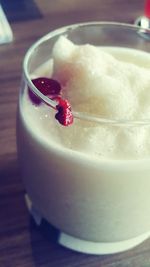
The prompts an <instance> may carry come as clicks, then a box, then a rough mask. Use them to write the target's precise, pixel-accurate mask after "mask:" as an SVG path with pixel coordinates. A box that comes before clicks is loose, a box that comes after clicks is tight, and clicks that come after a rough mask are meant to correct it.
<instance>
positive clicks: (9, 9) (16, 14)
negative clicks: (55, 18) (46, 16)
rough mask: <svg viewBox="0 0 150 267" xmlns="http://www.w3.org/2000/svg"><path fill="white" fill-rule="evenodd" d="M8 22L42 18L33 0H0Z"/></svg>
mask: <svg viewBox="0 0 150 267" xmlns="http://www.w3.org/2000/svg"><path fill="white" fill-rule="evenodd" d="M0 3H1V5H2V7H3V9H4V11H5V14H6V16H7V19H8V21H9V22H16V21H25V20H31V19H38V18H42V14H41V12H40V10H39V9H38V7H37V5H36V3H35V2H34V1H33V0H29V1H28V0H0Z"/></svg>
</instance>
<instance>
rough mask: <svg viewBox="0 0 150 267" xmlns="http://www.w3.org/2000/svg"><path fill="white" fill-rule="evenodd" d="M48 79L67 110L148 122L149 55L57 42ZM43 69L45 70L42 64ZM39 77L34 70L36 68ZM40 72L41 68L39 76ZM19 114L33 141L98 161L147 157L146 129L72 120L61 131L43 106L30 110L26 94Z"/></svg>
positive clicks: (149, 133)
mask: <svg viewBox="0 0 150 267" xmlns="http://www.w3.org/2000/svg"><path fill="white" fill-rule="evenodd" d="M52 57H53V74H52V76H53V78H55V79H57V80H58V81H59V82H60V83H61V84H62V86H63V95H64V97H65V98H67V99H68V100H69V101H70V103H71V105H72V107H73V109H74V110H76V111H82V112H87V113H90V114H91V113H92V114H94V115H96V116H101V117H104V118H113V119H133V120H134V119H138V120H140V119H149V118H150V55H149V54H148V53H144V52H142V51H137V50H133V49H127V48H112V47H111V48H103V47H102V48H98V47H94V46H91V45H83V46H77V45H74V44H73V43H72V42H70V41H69V40H67V39H66V38H65V37H61V38H60V39H59V40H58V41H57V43H56V44H55V46H54V49H53V55H52ZM45 66H46V65H45ZM38 73H40V68H39V69H38ZM44 73H46V72H45V68H43V66H42V68H41V75H40V76H42V75H43V74H44ZM22 108H23V114H25V115H24V118H25V120H26V121H27V124H28V127H31V128H33V129H34V128H35V127H36V129H37V130H36V135H37V136H38V138H40V139H41V140H42V139H45V140H46V142H47V143H48V144H51V145H55V142H57V144H59V145H60V146H61V147H62V149H65V147H66V148H70V149H72V150H77V151H80V152H83V153H86V154H90V155H93V156H98V157H100V158H111V159H138V158H148V157H149V156H150V141H149V139H150V138H149V136H150V129H149V127H148V126H140V127H129V126H128V127H121V126H114V127H113V126H104V125H101V124H98V123H94V122H93V123H92V122H86V121H82V120H75V122H74V124H73V125H72V126H70V127H67V128H66V127H62V126H61V125H59V124H57V123H56V121H55V120H54V119H53V117H54V114H53V111H51V110H50V108H48V107H47V106H45V105H44V104H43V105H42V106H40V107H33V105H32V104H31V103H30V102H29V99H28V97H27V94H25V95H24V99H23V107H22Z"/></svg>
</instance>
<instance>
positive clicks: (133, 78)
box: [18, 37, 150, 242]
mask: <svg viewBox="0 0 150 267" xmlns="http://www.w3.org/2000/svg"><path fill="white" fill-rule="evenodd" d="M39 76H40V77H42V76H46V77H51V76H52V77H53V78H55V79H56V80H58V81H59V82H60V84H61V85H62V94H63V96H64V97H65V98H67V99H68V100H69V101H70V103H71V106H72V108H73V110H75V111H79V112H86V113H88V114H93V115H95V116H96V117H102V118H105V119H120V120H142V119H149V118H150V105H149V103H150V101H149V100H150V55H149V54H148V53H145V52H142V51H138V50H134V49H129V48H118V47H101V48H96V47H93V46H90V45H84V46H77V45H74V44H73V43H71V42H70V41H69V40H67V39H65V38H64V37H62V38H60V39H59V40H58V41H57V43H56V44H55V46H54V49H53V54H52V60H51V61H49V62H46V64H45V65H43V66H42V67H39V69H38V70H36V71H35V72H34V77H39ZM54 114H55V111H53V110H52V109H51V108H50V107H48V106H46V105H45V104H41V105H39V106H35V105H33V103H32V102H31V100H30V99H29V96H28V91H27V88H25V90H24V93H23V96H22V99H21V100H20V106H19V123H18V151H19V158H20V163H21V169H22V174H23V179H24V183H25V187H26V190H27V192H28V194H29V197H30V198H31V200H32V202H33V203H34V205H35V207H36V208H37V210H38V211H39V212H40V213H41V215H42V216H43V217H44V218H46V219H47V220H48V221H49V222H50V223H52V224H53V225H54V226H56V227H57V228H58V229H60V230H62V231H63V232H65V233H67V234H69V235H71V236H74V237H77V238H80V239H83V240H88V241H94V242H119V241H124V240H128V239H132V238H135V237H137V236H139V235H142V234H144V233H147V232H149V231H150V193H149V188H150V138H149V136H150V127H149V126H131V125H128V126H116V125H115V126H112V125H109V124H107V125H106V124H100V123H96V122H91V121H83V120H79V119H75V120H74V123H73V124H72V125H71V126H69V127H63V126H62V125H60V124H59V123H58V122H57V121H56V120H55V119H54Z"/></svg>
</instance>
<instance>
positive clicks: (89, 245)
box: [25, 194, 150, 255]
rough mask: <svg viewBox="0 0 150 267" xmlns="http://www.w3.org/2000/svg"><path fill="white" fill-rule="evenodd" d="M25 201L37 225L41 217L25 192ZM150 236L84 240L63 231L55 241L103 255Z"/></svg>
mask: <svg viewBox="0 0 150 267" xmlns="http://www.w3.org/2000/svg"><path fill="white" fill-rule="evenodd" d="M25 201H26V205H27V208H28V210H29V212H30V214H31V215H32V217H33V219H34V221H35V223H36V224H37V225H38V226H39V225H40V224H41V222H42V217H41V215H40V214H39V212H38V211H37V210H36V209H35V208H34V206H33V204H32V202H31V200H30V198H29V196H28V195H27V194H25ZM149 237H150V232H147V233H144V234H142V235H140V236H137V237H135V238H132V239H129V240H124V241H119V242H110V243H109V242H106V243H105V242H91V241H86V240H81V239H79V238H76V237H73V236H70V235H68V234H65V233H63V232H59V235H58V238H57V242H58V244H60V245H62V246H63V247H66V248H69V249H71V250H74V251H77V252H81V253H87V254H92V255H105V254H114V253H119V252H123V251H126V250H129V249H131V248H133V247H135V246H137V245H139V244H141V243H142V242H143V241H145V240H146V239H147V238H149Z"/></svg>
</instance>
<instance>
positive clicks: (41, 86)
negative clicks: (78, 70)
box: [29, 77, 61, 105]
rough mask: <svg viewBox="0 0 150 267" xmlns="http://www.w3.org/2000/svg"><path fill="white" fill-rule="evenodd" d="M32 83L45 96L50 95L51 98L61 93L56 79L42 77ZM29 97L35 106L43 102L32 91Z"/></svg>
mask: <svg viewBox="0 0 150 267" xmlns="http://www.w3.org/2000/svg"><path fill="white" fill-rule="evenodd" d="M32 82H33V84H34V85H35V86H36V88H37V89H38V90H39V91H40V92H41V93H42V94H43V95H49V96H50V97H51V96H52V95H58V94H59V93H60V90H61V86H60V83H59V82H57V81H56V80H54V79H49V78H45V77H40V78H37V79H33V80H32ZM29 97H30V99H31V101H32V102H33V104H35V105H39V104H41V102H42V100H41V99H40V98H39V97H38V96H36V95H35V94H34V93H33V92H32V91H31V90H30V89H29Z"/></svg>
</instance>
